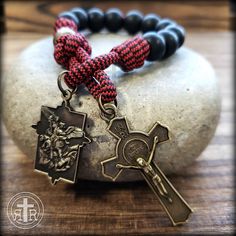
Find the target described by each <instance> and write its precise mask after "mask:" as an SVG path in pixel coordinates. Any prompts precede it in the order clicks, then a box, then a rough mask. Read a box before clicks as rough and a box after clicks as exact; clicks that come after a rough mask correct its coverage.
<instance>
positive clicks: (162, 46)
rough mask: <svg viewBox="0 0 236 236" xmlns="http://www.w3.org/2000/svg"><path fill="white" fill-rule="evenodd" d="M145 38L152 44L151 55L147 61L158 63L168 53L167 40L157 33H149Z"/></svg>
mask: <svg viewBox="0 0 236 236" xmlns="http://www.w3.org/2000/svg"><path fill="white" fill-rule="evenodd" d="M143 37H144V38H145V39H146V40H147V41H148V43H149V44H150V53H149V55H148V57H147V61H156V60H160V59H162V57H163V56H164V54H165V51H166V43H165V39H164V37H163V36H162V35H160V34H157V33H156V32H148V33H146V34H144V35H143Z"/></svg>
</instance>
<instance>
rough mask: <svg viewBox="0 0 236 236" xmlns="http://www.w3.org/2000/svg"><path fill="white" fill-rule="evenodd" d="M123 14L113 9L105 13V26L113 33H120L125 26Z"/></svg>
mask: <svg viewBox="0 0 236 236" xmlns="http://www.w3.org/2000/svg"><path fill="white" fill-rule="evenodd" d="M123 20H124V18H123V14H122V12H121V11H120V10H119V9H117V8H111V9H109V10H108V11H107V12H106V13H105V26H106V28H107V29H108V30H109V31H111V32H117V31H119V30H120V29H121V28H122V26H123Z"/></svg>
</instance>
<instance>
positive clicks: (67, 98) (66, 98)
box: [57, 70, 77, 101]
mask: <svg viewBox="0 0 236 236" xmlns="http://www.w3.org/2000/svg"><path fill="white" fill-rule="evenodd" d="M68 72H69V71H68V70H64V71H62V72H61V73H60V74H59V75H58V78H57V85H58V88H59V90H60V91H61V94H62V98H63V100H64V101H70V99H71V98H72V95H73V94H74V93H75V92H76V90H77V87H75V88H73V89H68V88H67V89H64V88H63V86H62V82H64V77H65V75H66V73H68ZM64 83H65V82H64Z"/></svg>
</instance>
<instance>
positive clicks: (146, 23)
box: [142, 14, 160, 33]
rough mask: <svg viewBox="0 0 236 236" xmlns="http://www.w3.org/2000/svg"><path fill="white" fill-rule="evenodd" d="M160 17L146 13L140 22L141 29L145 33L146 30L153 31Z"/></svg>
mask: <svg viewBox="0 0 236 236" xmlns="http://www.w3.org/2000/svg"><path fill="white" fill-rule="evenodd" d="M159 21H160V17H159V16H157V15H156V14H148V15H146V16H145V17H144V18H143V22H142V31H143V33H146V32H148V31H155V30H156V26H157V24H158V22H159Z"/></svg>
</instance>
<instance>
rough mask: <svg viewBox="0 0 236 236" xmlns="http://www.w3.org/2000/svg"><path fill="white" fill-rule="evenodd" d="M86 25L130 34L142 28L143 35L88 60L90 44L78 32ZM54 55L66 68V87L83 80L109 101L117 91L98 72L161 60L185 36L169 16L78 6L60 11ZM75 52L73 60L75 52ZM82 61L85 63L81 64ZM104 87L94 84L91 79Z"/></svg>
mask: <svg viewBox="0 0 236 236" xmlns="http://www.w3.org/2000/svg"><path fill="white" fill-rule="evenodd" d="M86 27H89V29H90V30H91V31H92V32H99V31H100V30H102V29H103V28H104V27H106V28H107V29H108V30H109V31H111V32H117V31H119V30H120V29H121V28H122V27H124V29H126V30H127V31H128V33H129V34H135V33H137V32H138V31H140V30H142V32H143V33H144V34H143V35H142V36H136V37H134V38H132V39H130V40H127V41H125V42H124V43H123V44H121V45H119V46H117V47H115V48H113V49H112V50H111V52H110V53H109V54H107V55H102V56H99V57H96V58H93V59H91V60H88V59H89V57H90V55H91V47H90V46H89V43H88V42H87V40H86V39H85V37H84V36H83V35H82V34H80V33H78V32H77V29H78V30H83V29H85V28H86ZM54 30H55V34H54V43H55V52H54V57H55V60H56V61H57V63H59V64H60V65H62V66H63V67H65V68H66V69H68V70H69V73H68V74H67V75H66V76H65V81H66V83H67V85H68V86H69V87H76V86H78V85H79V84H81V83H84V84H85V85H86V87H87V88H88V90H89V92H90V93H91V94H92V95H93V96H94V97H95V98H96V99H97V98H98V97H99V96H101V97H102V101H103V102H111V101H114V100H115V98H116V95H117V94H116V90H115V87H114V85H113V83H112V82H111V81H110V80H109V78H108V76H107V75H106V74H105V73H104V72H102V73H98V71H101V70H104V69H106V68H107V67H109V66H110V65H111V64H116V65H118V66H119V67H120V68H121V69H122V70H123V71H126V72H128V71H131V70H133V69H136V68H139V67H141V66H143V64H144V61H145V60H147V61H158V60H159V61H160V60H164V59H166V58H168V57H170V56H171V55H173V54H174V53H175V51H176V50H177V49H178V48H179V47H181V46H182V44H183V43H184V38H185V31H184V28H183V27H181V26H179V25H177V24H176V23H175V22H173V21H171V20H169V19H162V20H161V19H160V17H159V16H157V15H155V14H148V15H147V16H145V17H144V18H143V17H142V14H141V13H139V12H138V11H130V12H129V13H128V14H127V16H126V17H124V16H123V14H122V13H121V12H120V10H118V9H110V10H108V11H107V12H106V13H105V14H103V12H102V11H101V10H100V9H97V8H92V9H91V10H89V11H88V13H86V12H85V11H84V10H83V9H81V8H74V9H72V10H71V11H70V12H63V13H61V14H59V16H58V19H57V21H56V23H55V26H54ZM76 53H77V54H78V56H77V58H76V59H74V58H75V57H74V55H75V54H76ZM83 62H85V63H83ZM92 77H94V78H96V80H97V81H99V82H100V83H101V81H103V87H101V86H99V85H98V84H97V83H94V79H93V78H92Z"/></svg>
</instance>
